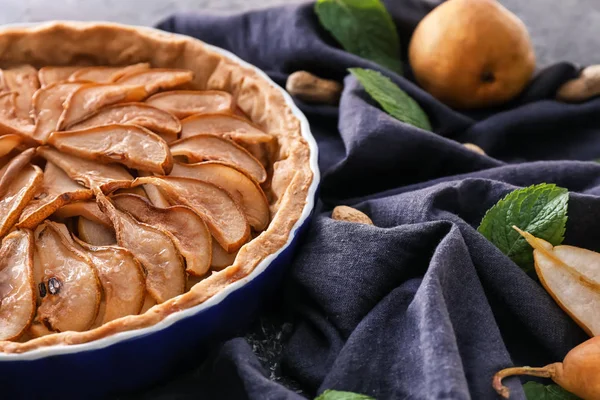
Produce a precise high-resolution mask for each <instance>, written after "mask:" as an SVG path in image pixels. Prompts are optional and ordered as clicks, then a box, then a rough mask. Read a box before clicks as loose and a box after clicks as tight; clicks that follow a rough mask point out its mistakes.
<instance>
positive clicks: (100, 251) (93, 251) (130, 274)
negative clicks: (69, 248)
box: [73, 237, 146, 326]
mask: <svg viewBox="0 0 600 400" xmlns="http://www.w3.org/2000/svg"><path fill="white" fill-rule="evenodd" d="M73 240H74V242H75V245H76V247H77V248H78V249H79V250H81V251H82V252H83V253H84V254H86V255H87V256H88V257H89V259H90V260H92V263H93V264H94V266H95V267H96V272H97V273H98V277H99V278H100V283H101V284H102V289H103V293H104V297H103V298H102V301H101V302H100V308H99V310H98V316H97V317H96V322H95V323H94V324H93V325H94V326H100V325H102V324H104V323H106V322H109V321H112V320H114V319H117V318H121V317H124V316H126V315H136V314H139V312H140V311H141V309H142V305H143V304H144V298H145V296H146V276H145V274H144V270H143V268H142V265H141V264H140V263H139V262H138V260H136V259H135V257H134V256H133V254H131V252H130V251H129V250H127V249H124V248H122V247H117V246H92V245H90V244H88V243H85V242H83V241H81V240H80V239H78V238H77V237H73Z"/></svg>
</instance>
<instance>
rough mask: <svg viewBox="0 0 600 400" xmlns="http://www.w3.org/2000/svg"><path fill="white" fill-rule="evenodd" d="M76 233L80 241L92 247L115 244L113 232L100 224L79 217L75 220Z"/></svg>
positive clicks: (110, 228)
mask: <svg viewBox="0 0 600 400" xmlns="http://www.w3.org/2000/svg"><path fill="white" fill-rule="evenodd" d="M77 232H78V233H79V236H80V237H81V239H83V240H84V241H86V242H87V243H89V244H91V245H93V246H110V245H113V244H116V243H117V238H116V236H115V231H114V230H113V228H112V227H108V226H106V225H104V224H102V223H101V222H96V221H92V220H89V219H87V218H86V217H79V218H78V219H77Z"/></svg>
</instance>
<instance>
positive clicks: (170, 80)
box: [117, 68, 194, 95]
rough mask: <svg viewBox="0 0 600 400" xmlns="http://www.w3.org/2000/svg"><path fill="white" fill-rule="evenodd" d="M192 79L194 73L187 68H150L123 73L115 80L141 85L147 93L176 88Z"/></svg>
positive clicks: (125, 83)
mask: <svg viewBox="0 0 600 400" xmlns="http://www.w3.org/2000/svg"><path fill="white" fill-rule="evenodd" d="M193 79H194V73H193V72H192V71H190V70H187V69H166V68H152V69H149V70H147V71H138V72H133V73H130V74H125V75H123V76H122V77H121V78H119V79H118V80H117V82H118V83H121V84H124V85H143V86H144V87H145V88H146V91H147V92H148V94H149V95H150V94H153V93H156V92H158V91H159V90H169V89H173V88H176V87H178V86H181V85H185V84H186V83H189V82H191V81H192V80H193Z"/></svg>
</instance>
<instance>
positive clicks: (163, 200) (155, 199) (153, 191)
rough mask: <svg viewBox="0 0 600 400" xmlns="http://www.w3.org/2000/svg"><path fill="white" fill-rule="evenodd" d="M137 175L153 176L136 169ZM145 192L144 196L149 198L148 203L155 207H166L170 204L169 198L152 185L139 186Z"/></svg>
mask: <svg viewBox="0 0 600 400" xmlns="http://www.w3.org/2000/svg"><path fill="white" fill-rule="evenodd" d="M138 176H153V174H151V173H149V172H145V171H138ZM141 187H142V188H143V189H144V192H146V197H148V200H150V203H152V205H154V206H156V207H161V208H167V207H169V206H170V205H171V203H169V199H167V197H166V196H165V195H164V194H163V192H161V190H160V189H159V188H158V187H157V186H154V185H149V184H148V185H143V186H141Z"/></svg>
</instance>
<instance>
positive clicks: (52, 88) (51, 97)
mask: <svg viewBox="0 0 600 400" xmlns="http://www.w3.org/2000/svg"><path fill="white" fill-rule="evenodd" d="M83 85H84V84H83V83H80V82H56V83H52V84H50V85H47V86H44V87H42V88H41V89H39V90H38V91H36V92H35V94H34V95H33V100H32V102H33V106H32V108H33V116H34V119H35V130H34V132H33V137H34V139H36V140H37V141H38V142H40V143H46V141H47V140H48V136H50V134H51V133H52V132H54V131H55V130H57V129H58V120H59V119H60V116H61V115H62V113H63V111H64V108H63V104H64V102H65V100H67V98H68V97H69V96H70V95H71V94H73V92H75V91H76V90H77V89H79V88H80V87H82V86H83Z"/></svg>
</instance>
